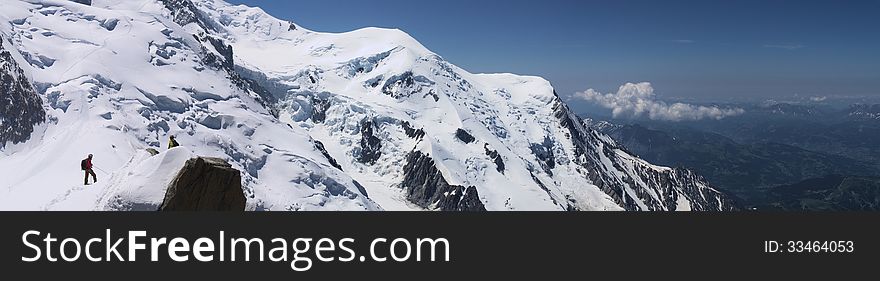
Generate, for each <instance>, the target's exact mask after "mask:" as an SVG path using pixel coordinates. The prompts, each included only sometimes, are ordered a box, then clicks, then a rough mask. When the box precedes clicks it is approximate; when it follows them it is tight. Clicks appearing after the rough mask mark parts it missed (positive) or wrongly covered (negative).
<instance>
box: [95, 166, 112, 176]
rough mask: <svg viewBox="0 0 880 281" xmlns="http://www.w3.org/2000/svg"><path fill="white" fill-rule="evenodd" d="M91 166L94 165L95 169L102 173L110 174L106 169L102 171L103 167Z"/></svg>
mask: <svg viewBox="0 0 880 281" xmlns="http://www.w3.org/2000/svg"><path fill="white" fill-rule="evenodd" d="M93 167H95V169H98V171H101V172H102V173H104V174H105V175H109V174H110V173H108V172H107V171H104V169H101V168H98V166H93Z"/></svg>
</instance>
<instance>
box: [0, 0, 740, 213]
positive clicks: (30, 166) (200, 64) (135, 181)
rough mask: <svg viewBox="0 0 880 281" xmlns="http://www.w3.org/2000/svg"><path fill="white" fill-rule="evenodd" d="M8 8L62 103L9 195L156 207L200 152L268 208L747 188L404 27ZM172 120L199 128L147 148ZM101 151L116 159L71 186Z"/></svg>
mask: <svg viewBox="0 0 880 281" xmlns="http://www.w3.org/2000/svg"><path fill="white" fill-rule="evenodd" d="M3 1H6V0H3ZM7 7H8V8H7ZM0 19H2V20H4V21H5V22H8V23H9V25H8V26H9V27H10V28H9V29H8V30H0V32H3V33H2V35H3V36H4V37H6V36H8V37H9V38H10V39H11V41H10V42H12V44H9V45H10V48H14V49H16V50H17V51H18V52H19V53H21V54H22V55H23V56H22V58H21V59H16V61H17V62H18V63H19V64H21V65H25V67H23V68H25V72H30V73H31V74H33V75H32V76H33V81H34V85H36V94H37V95H39V97H40V99H42V100H43V101H44V102H45V105H44V106H43V108H44V109H45V110H46V112H47V115H48V116H49V117H48V119H51V120H55V121H53V122H52V123H51V124H49V125H48V127H47V128H44V129H43V132H42V133H41V136H42V137H41V138H39V139H32V140H30V141H29V142H28V143H27V144H28V146H29V147H31V148H32V149H25V150H21V151H18V152H13V153H9V157H5V158H3V159H0V169H7V168H10V167H20V168H23V169H24V170H26V171H30V172H28V173H22V174H21V175H14V176H13V177H12V178H11V179H10V182H11V184H10V185H11V186H9V187H8V188H7V189H6V190H7V191H5V192H6V193H7V194H2V195H0V206H2V207H3V208H4V209H5V208H11V209H32V208H42V209H82V208H89V209H92V208H94V209H102V210H103V209H110V210H137V209H141V208H144V209H149V208H154V207H156V206H155V205H156V204H158V203H159V202H157V199H156V198H159V197H160V196H156V195H157V194H162V191H163V186H162V184H161V183H158V184H157V183H156V182H150V179H157V180H159V181H162V180H164V179H165V178H166V175H168V174H170V173H171V172H170V171H173V170H174V169H175V168H179V165H181V164H180V163H183V162H185V160H186V159H187V158H189V157H192V156H196V155H198V156H206V157H220V158H223V159H226V160H227V161H228V162H229V163H230V164H232V165H233V166H234V167H235V168H236V169H238V170H240V171H242V182H243V183H242V186H243V189H244V193H245V195H246V197H247V206H248V207H247V208H248V209H249V210H380V209H386V210H425V209H427V210H460V211H476V210H644V211H648V210H729V209H733V208H734V206H733V205H732V204H731V203H730V201H729V199H727V198H726V197H725V196H724V195H722V194H720V193H719V192H717V191H716V190H714V189H713V188H712V187H711V186H709V184H708V183H706V182H705V180H703V179H702V178H700V177H699V176H697V175H695V174H693V173H691V172H690V171H687V170H680V169H672V168H667V167H660V166H655V165H651V164H650V163H647V162H645V161H644V160H642V159H639V158H637V157H635V156H633V155H632V154H631V153H629V152H627V151H626V149H624V148H623V147H621V146H620V145H618V144H616V143H615V142H614V141H613V140H611V139H610V138H609V137H608V136H606V135H603V134H600V133H598V132H597V131H594V130H593V129H590V128H588V127H586V126H584V124H583V120H580V119H579V118H578V117H577V116H575V115H574V114H573V113H572V112H571V110H570V109H569V108H568V106H566V105H565V103H564V102H563V101H562V100H561V99H560V98H559V97H558V96H557V95H556V94H555V92H554V90H553V88H552V86H551V85H550V83H549V82H548V81H546V80H544V79H542V78H539V77H528V76H518V75H513V74H472V73H469V72H467V71H465V70H463V69H461V68H459V67H456V66H455V65H453V64H451V63H450V62H447V61H445V60H444V59H443V58H441V57H440V56H438V55H437V54H435V53H433V52H431V51H430V50H428V49H427V48H425V46H423V45H422V44H420V43H419V42H418V41H416V40H415V39H413V38H412V37H411V36H409V35H408V34H406V33H404V32H403V31H400V30H393V29H379V28H365V29H360V30H355V31H352V32H346V33H339V34H332V33H320V32H313V31H309V30H306V29H304V28H302V27H299V26H297V25H295V24H293V23H291V22H288V21H284V20H279V19H276V18H274V17H272V16H270V15H268V14H266V13H265V12H264V11H263V10H261V9H258V8H249V7H245V6H240V5H239V6H233V5H230V4H228V3H225V2H223V1H213V0H193V1H190V0H153V1H148V0H145V1H116V0H100V1H99V0H96V1H93V3H92V6H85V5H80V4H76V3H73V2H67V1H64V2H46V1H40V2H36V1H35V2H12V3H9V5H7V3H5V2H4V9H3V11H0ZM28 57H30V58H36V59H26V58H28ZM171 135H174V136H176V137H177V139H178V141H179V142H180V143H181V144H182V145H183V146H184V147H185V148H180V149H172V150H168V151H163V152H162V153H160V155H156V156H149V155H147V154H144V149H146V148H153V149H157V150H163V149H162V148H163V144H164V143H165V141H166V140H167V138H168V137H169V136H171ZM69 148H74V149H69ZM86 153H94V154H95V155H96V156H97V157H96V159H97V160H96V161H97V162H98V163H100V164H99V165H100V166H101V167H114V169H107V170H108V171H106V174H105V175H102V178H105V177H106V178H109V179H107V180H101V181H100V182H99V183H98V184H97V185H96V186H94V187H90V188H89V189H85V188H82V187H81V186H73V187H71V186H72V185H73V183H68V181H69V180H70V179H76V178H79V179H80V180H81V176H82V175H81V171H76V170H70V169H69V168H68V165H67V163H72V162H76V161H79V159H81V157H83V155H85V154H86ZM34 159H36V160H34ZM115 167H119V168H115ZM49 172H51V173H53V174H57V175H58V176H56V177H45V176H43V173H49ZM126 175H139V176H137V177H130V176H126ZM76 181H79V180H76ZM71 182H75V181H71ZM35 186H51V187H52V188H51V189H49V190H43V191H41V192H40V193H39V194H37V193H32V192H31V191H30V190H32V189H29V188H31V187H35ZM0 190H2V189H0ZM20 198H24V199H23V200H18V199H20Z"/></svg>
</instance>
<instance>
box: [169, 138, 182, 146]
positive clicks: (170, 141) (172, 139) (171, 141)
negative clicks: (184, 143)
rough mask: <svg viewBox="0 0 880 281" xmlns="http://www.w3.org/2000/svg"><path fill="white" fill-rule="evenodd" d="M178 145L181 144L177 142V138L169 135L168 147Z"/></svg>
mask: <svg viewBox="0 0 880 281" xmlns="http://www.w3.org/2000/svg"><path fill="white" fill-rule="evenodd" d="M178 146H180V144H179V143H177V140H175V139H174V136H170V137H168V149H172V148H175V147H178Z"/></svg>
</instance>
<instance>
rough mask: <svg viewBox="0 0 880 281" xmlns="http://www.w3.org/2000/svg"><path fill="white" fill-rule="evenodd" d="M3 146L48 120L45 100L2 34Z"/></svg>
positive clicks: (0, 102)
mask: <svg viewBox="0 0 880 281" xmlns="http://www.w3.org/2000/svg"><path fill="white" fill-rule="evenodd" d="M0 41H2V42H0V148H3V147H5V146H6V144H7V143H11V144H17V143H22V142H25V141H27V140H29V139H30V137H31V134H32V133H33V132H34V127H36V126H37V125H39V124H40V123H43V122H45V121H46V111H45V110H44V109H43V100H42V99H40V96H39V95H37V93H36V91H35V90H34V87H33V85H31V82H30V80H29V79H28V78H27V76H26V75H25V74H24V71H22V69H21V67H19V65H18V63H17V62H16V61H15V59H14V58H13V53H12V52H15V50H14V49H9V48H8V47H7V42H6V41H5V38H4V37H3V36H0Z"/></svg>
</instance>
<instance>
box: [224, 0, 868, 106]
mask: <svg viewBox="0 0 880 281" xmlns="http://www.w3.org/2000/svg"><path fill="white" fill-rule="evenodd" d="M231 2H232V3H237V4H238V3H240V4H245V5H248V6H258V7H261V8H263V9H264V10H266V11H267V12H269V13H270V14H272V15H274V16H276V17H279V18H282V19H287V20H291V21H293V22H296V23H298V24H299V25H302V26H305V27H306V28H309V29H312V30H317V31H328V32H341V31H349V30H353V29H357V28H362V27H367V26H378V27H389V28H399V29H402V30H404V31H406V32H407V33H409V34H411V35H412V36H413V37H415V38H416V39H418V40H419V41H421V42H422V43H423V44H424V45H425V46H427V47H428V48H429V49H431V50H433V51H434V52H436V53H438V54H440V55H441V56H443V57H444V58H446V59H447V60H449V61H451V62H452V63H454V64H456V65H459V66H461V67H463V68H465V69H467V70H469V71H471V72H513V73H518V74H528V75H539V76H543V77H545V78H547V79H548V80H550V81H551V82H552V83H553V85H554V87H556V89H557V91H558V92H559V93H560V94H562V95H570V94H572V93H574V92H576V91H582V90H586V89H588V88H593V89H596V90H599V91H601V92H611V91H614V90H616V89H617V87H618V86H620V85H621V84H623V83H626V82H642V81H648V82H651V83H652V84H653V86H654V88H655V91H656V92H657V93H658V95H659V96H661V97H667V98H674V97H682V98H692V99H699V100H706V101H711V100H724V99H728V98H731V97H750V98H759V99H763V98H778V97H790V96H792V95H795V94H797V95H800V96H836V95H841V96H842V95H847V96H849V95H880V90H877V88H878V87H877V86H875V84H876V83H877V82H878V81H880V53H878V52H880V16H878V12H880V1H876V0H875V1H772V0H765V1H750V0H743V1H729V0H724V1H672V0H671V1H636V0H623V1H576V0H568V1H563V0H542V1H536V0H528V1H526V0H507V1H477V0H444V1H413V0H372V1H354V0H334V1H266V0H231Z"/></svg>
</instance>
